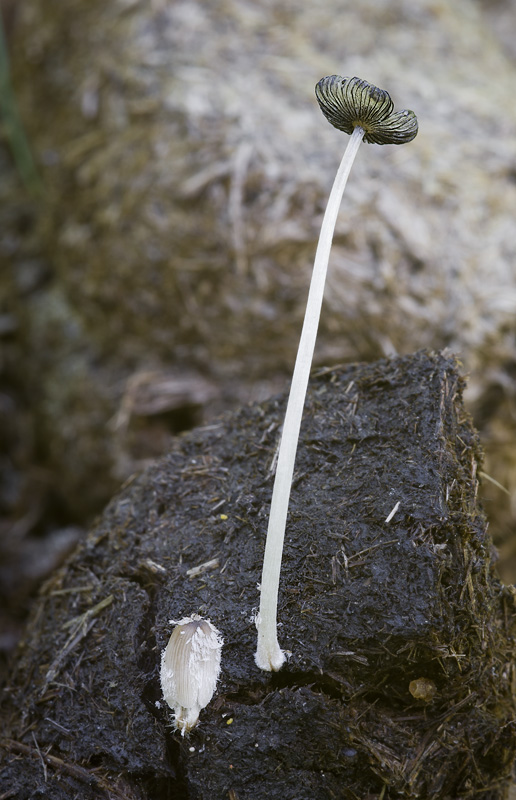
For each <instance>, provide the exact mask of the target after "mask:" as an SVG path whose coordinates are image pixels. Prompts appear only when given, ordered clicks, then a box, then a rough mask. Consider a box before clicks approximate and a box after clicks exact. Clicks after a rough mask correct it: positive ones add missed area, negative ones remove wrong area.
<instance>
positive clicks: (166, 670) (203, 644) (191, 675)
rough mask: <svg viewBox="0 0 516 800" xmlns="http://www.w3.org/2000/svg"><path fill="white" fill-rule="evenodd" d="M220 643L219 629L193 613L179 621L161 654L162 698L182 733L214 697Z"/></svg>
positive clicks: (185, 731)
mask: <svg viewBox="0 0 516 800" xmlns="http://www.w3.org/2000/svg"><path fill="white" fill-rule="evenodd" d="M222 645H223V639H222V637H221V635H220V631H218V630H217V628H215V626H214V625H212V624H211V622H210V620H209V619H202V618H201V617H200V616H199V615H198V614H192V616H191V617H183V619H180V620H179V622H178V623H177V624H176V627H175V628H174V630H173V631H172V635H171V637H170V639H169V642H168V644H167V646H166V648H165V650H164V651H163V653H162V655H161V689H162V691H163V697H164V698H165V700H166V702H167V703H168V705H169V706H170V708H172V709H173V711H174V725H175V727H176V728H177V729H178V730H180V731H181V735H182V736H184V735H185V733H188V731H190V730H191V728H193V727H194V725H196V724H197V721H198V719H199V713H200V711H201V710H202V709H203V708H205V706H207V705H208V703H209V702H210V700H211V698H212V697H213V694H214V692H215V687H216V685H217V680H218V677H219V673H220V655H221V650H222Z"/></svg>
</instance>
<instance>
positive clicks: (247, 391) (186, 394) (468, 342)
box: [0, 0, 516, 655]
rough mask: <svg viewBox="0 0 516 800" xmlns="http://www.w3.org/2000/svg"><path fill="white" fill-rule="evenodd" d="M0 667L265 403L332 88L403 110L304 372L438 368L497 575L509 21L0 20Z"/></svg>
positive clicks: (332, 276) (512, 279)
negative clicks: (163, 463) (227, 425)
mask: <svg viewBox="0 0 516 800" xmlns="http://www.w3.org/2000/svg"><path fill="white" fill-rule="evenodd" d="M0 8H1V11H2V18H3V36H2V40H3V41H0V73H1V74H0V90H1V91H0V113H1V129H0V441H1V453H0V607H1V611H0V627H1V633H0V649H1V651H2V653H3V654H4V655H5V654H8V653H9V652H11V651H12V649H13V647H14V646H15V643H16V641H17V639H18V638H19V636H20V633H21V631H22V626H23V620H24V618H25V614H26V610H27V608H28V605H29V603H30V597H31V596H32V594H33V593H34V591H35V590H36V589H37V586H38V585H39V584H40V583H41V581H42V580H43V579H44V578H45V577H46V576H48V575H49V574H50V572H51V571H52V570H53V569H55V567H56V566H57V565H58V564H59V563H60V562H61V561H62V560H63V559H64V558H65V557H66V555H67V554H68V553H69V552H71V550H72V549H73V547H74V546H75V544H76V543H77V541H79V540H80V538H81V537H82V536H83V535H84V533H85V531H86V529H87V527H88V525H89V524H90V523H91V521H92V520H93V518H94V517H95V515H96V514H98V513H100V512H101V511H102V508H103V506H104V505H105V504H106V503H107V502H108V500H109V498H110V497H111V495H112V494H113V493H114V492H115V491H116V490H117V489H118V488H119V487H120V485H121V484H123V482H124V481H127V480H130V479H131V476H132V475H134V474H135V472H137V471H138V470H140V469H141V468H143V467H144V466H145V465H146V464H148V463H149V462H150V461H152V460H153V459H155V458H157V457H159V456H160V454H162V453H164V452H166V450H167V448H168V447H169V445H170V441H171V438H172V437H173V436H175V435H177V434H178V433H181V432H182V431H186V430H189V429H190V428H192V427H193V426H196V425H199V424H209V421H210V419H212V418H213V417H214V416H215V415H217V414H219V413H221V412H223V411H225V410H228V409H232V408H235V407H237V406H238V405H240V404H242V403H245V402H248V401H253V400H260V399H263V398H265V397H267V396H269V395H271V394H272V393H275V392H277V391H283V390H285V389H286V388H287V387H288V384H289V379H290V375H291V370H292V366H293V362H294V358H295V351H296V347H297V342H298V338H299V333H300V328H301V322H302V316H303V308H304V302H305V299H306V295H307V290H308V284H309V279H310V273H311V268H312V264H313V258H314V254H315V248H316V243H317V237H318V231H319V227H320V224H321V220H322V215H323V212H324V208H325V204H326V200H327V197H328V194H329V190H330V187H331V184H332V181H333V177H334V174H335V171H336V169H337V166H338V163H339V161H340V158H341V156H342V153H343V151H344V148H345V145H346V141H347V137H346V136H345V135H344V134H342V133H340V132H338V131H336V130H335V129H334V128H332V127H331V126H330V125H329V124H328V122H327V121H326V120H325V119H324V117H323V116H322V114H321V113H320V111H319V109H318V106H317V103H316V101H315V97H314V86H315V83H316V82H317V81H318V80H319V78H321V77H323V76H325V75H329V74H334V73H337V74H341V75H348V76H353V75H357V76H359V77H360V78H364V79H366V80H368V81H370V82H371V83H374V84H376V85H378V86H380V87H381V88H383V89H386V90H387V91H389V93H390V94H391V96H392V98H393V100H394V103H395V105H396V108H397V109H401V108H411V109H413V110H414V111H415V112H416V113H417V115H418V118H419V125H420V132H419V135H418V137H417V138H416V139H415V140H414V142H412V143H411V144H409V145H406V146H403V147H395V146H386V147H379V146H375V145H367V144H365V145H363V146H362V147H361V149H360V152H359V154H358V157H357V161H356V163H355V166H354V168H353V171H352V175H351V178H350V182H349V184H348V189H347V191H346V195H345V198H344V202H343V206H342V212H341V215H340V218H339V221H338V224H337V231H336V237H335V243H334V248H333V253H332V260H331V264H330V271H329V278H328V285H327V291H326V298H325V307H324V309H323V315H322V320H321V328H320V337H319V342H318V347H317V353H316V359H315V361H316V364H319V365H321V364H326V365H332V364H336V363H342V362H349V361H357V360H368V361H369V360H374V359H377V358H380V357H383V356H385V355H391V354H394V353H400V354H404V353H409V352H412V351H414V350H416V349H418V348H421V347H429V348H434V349H438V348H445V347H447V348H449V349H451V350H452V351H453V352H454V353H456V354H457V355H458V356H459V358H460V360H461V362H462V364H463V369H464V374H465V375H466V376H467V377H468V388H467V392H466V403H467V408H468V410H469V411H470V412H471V414H472V415H473V417H474V421H475V424H476V425H477V428H478V430H479V433H480V437H481V440H482V443H483V446H484V449H485V452H486V460H485V464H484V465H483V468H482V469H483V475H482V480H481V487H480V497H481V501H482V503H483V505H484V507H485V510H486V513H487V515H488V518H489V520H490V526H491V531H492V534H493V537H494V539H495V542H496V544H497V546H498V548H499V551H500V560H499V571H500V574H501V576H502V578H503V579H504V580H506V581H507V582H513V580H514V576H515V575H516V537H515V535H514V532H515V517H516V451H515V447H514V443H515V432H516V409H515V395H516V221H515V215H516V135H515V131H516V105H515V103H514V86H515V85H516V13H515V11H514V4H513V2H512V0H464V1H463V2H461V3H457V2H455V0H419V2H417V3H414V2H413V0H361V1H360V2H359V3H352V2H348V1H347V0H319V2H317V3H316V2H310V0H308V2H307V1H306V0H68V2H66V3H63V2H62V0H17V1H16V0H0Z"/></svg>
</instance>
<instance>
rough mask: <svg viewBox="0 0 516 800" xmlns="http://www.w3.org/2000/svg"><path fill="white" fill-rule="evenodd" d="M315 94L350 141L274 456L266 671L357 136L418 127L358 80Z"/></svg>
mask: <svg viewBox="0 0 516 800" xmlns="http://www.w3.org/2000/svg"><path fill="white" fill-rule="evenodd" d="M315 93H316V97H317V100H318V102H319V105H320V107H321V110H322V112H323V114H324V115H325V116H326V118H327V119H328V120H329V121H330V122H331V124H332V125H334V126H335V127H336V128H338V129H339V130H342V131H345V132H346V133H350V134H351V139H350V141H349V144H348V146H347V148H346V151H345V153H344V156H343V158H342V161H341V164H340V166H339V169H338V170H337V175H336V177H335V181H334V183H333V187H332V190H331V193H330V198H329V200H328V205H327V207H326V212H325V214H324V218H323V222H322V226H321V233H320V236H319V243H318V245H317V251H316V254H315V263H314V268H313V272H312V280H311V283H310V291H309V294H308V300H307V304H306V311H305V319H304V322H303V329H302V331H301V338H300V341H299V348H298V351H297V356H296V363H295V367H294V374H293V376H292V384H291V388H290V395H289V400H288V405H287V410H286V412H285V421H284V424H283V433H282V436H281V443H280V448H279V454H278V464H277V467H276V478H275V481H274V489H273V492H272V500H271V510H270V515H269V525H268V530H267V541H266V544H265V555H264V559H263V570H262V580H261V586H260V610H259V613H258V615H257V618H256V627H257V629H258V644H257V649H256V655H255V661H256V664H257V666H258V667H260V669H263V670H266V671H277V670H279V669H280V668H281V666H282V665H283V663H284V661H285V654H284V653H283V651H282V649H281V647H280V646H279V643H278V635H277V609H278V590H279V578H280V570H281V557H282V552H283V541H284V538H285V526H286V523H287V512H288V503H289V497H290V487H291V485H292V475H293V473H294V463H295V458H296V450H297V442H298V438H299V429H300V427H301V419H302V416H303V407H304V402H305V395H306V389H307V386H308V378H309V375H310V368H311V365H312V360H313V355H314V350H315V342H316V339H317V329H318V327H319V319H320V316H321V307H322V302H323V297H324V285H325V281H326V273H327V270H328V261H329V257H330V250H331V245H332V240H333V233H334V230H335V223H336V221H337V215H338V212H339V208H340V203H341V200H342V195H343V193H344V189H345V188H346V183H347V180H348V176H349V173H350V170H351V167H352V165H353V161H354V160H355V156H356V154H357V152H358V148H359V146H360V143H361V141H362V139H363V140H364V141H366V142H374V143H376V144H404V143H405V142H410V141H412V139H413V138H414V137H415V136H416V134H417V130H418V124H417V118H416V115H415V114H414V112H413V111H406V110H405V111H399V112H397V113H394V111H393V109H394V104H393V102H392V100H391V98H390V96H389V94H388V93H387V92H386V91H384V90H383V89H379V88H378V87H377V86H372V85H371V84H370V83H368V82H367V81H364V80H360V78H342V77H341V76H340V75H330V76H328V77H326V78H322V79H321V80H320V81H319V83H318V84H317V86H316V87H315Z"/></svg>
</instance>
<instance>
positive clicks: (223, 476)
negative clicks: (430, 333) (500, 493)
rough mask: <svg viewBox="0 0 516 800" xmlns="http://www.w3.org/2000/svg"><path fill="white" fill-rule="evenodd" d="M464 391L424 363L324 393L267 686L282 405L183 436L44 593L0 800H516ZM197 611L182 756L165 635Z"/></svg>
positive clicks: (389, 366)
mask: <svg viewBox="0 0 516 800" xmlns="http://www.w3.org/2000/svg"><path fill="white" fill-rule="evenodd" d="M462 388H463V379H462V378H461V377H460V374H459V369H458V366H457V363H456V361H455V360H454V359H453V358H451V357H449V356H448V355H446V354H436V353H430V352H419V353H416V354H415V355H412V356H406V357H401V358H392V359H385V360H382V361H379V362H377V363H373V364H367V365H364V364H353V365H348V366H343V367H337V368H334V369H323V370H319V371H318V372H317V373H316V374H315V375H314V376H313V378H312V381H311V386H310V392H309V396H308V398H307V402H306V408H305V417H304V420H303V425H302V431H301V440H300V444H299V450H298V457H297V461H296V472H295V478H294V486H293V490H292V498H291V504H290V512H289V519H288V528H287V533H286V540H285V552H284V558H283V570H282V577H281V588H280V599H279V621H280V628H279V639H280V643H281V646H282V647H283V648H285V649H286V650H287V651H289V654H290V655H289V658H288V661H287V664H286V666H285V667H284V668H283V669H282V670H281V671H280V672H279V673H277V674H266V673H263V672H260V671H259V670H258V669H257V667H256V666H255V664H254V657H253V656H254V650H255V639H256V631H255V628H254V625H253V615H254V614H255V613H256V609H257V606H258V602H259V597H258V589H257V584H258V583H259V580H260V575H261V560H262V557H263V548H264V541H265V532H266V527H267V514H268V507H269V502H270V496H271V490H272V481H273V472H272V469H273V463H274V454H275V452H276V449H277V444H278V436H279V433H280V429H281V423H282V419H283V413H284V408H285V400H286V398H285V397H284V396H280V397H278V398H275V399H272V400H270V401H268V402H266V403H262V404H257V405H252V406H249V407H245V408H242V409H241V410H239V411H238V412H235V413H232V414H229V415H227V416H226V417H224V418H221V419H220V420H218V421H216V422H215V423H213V424H211V425H208V426H206V427H204V428H198V429H197V430H194V431H193V432H191V433H188V434H185V435H182V436H181V437H179V438H178V439H177V440H176V445H175V448H174V449H173V451H172V452H171V453H170V454H169V455H167V456H166V457H164V458H162V459H161V460H160V461H159V463H157V464H156V465H154V466H153V467H151V468H150V469H149V470H147V471H146V472H145V473H143V474H142V475H140V476H138V477H136V478H135V479H133V480H132V482H130V483H129V484H128V485H126V486H125V487H124V488H123V489H122V491H121V492H120V493H119V494H118V495H117V496H116V497H115V498H114V499H113V500H112V502H111V503H110V505H109V506H108V508H107V509H106V511H105V513H104V514H103V516H102V517H101V518H100V519H99V521H98V523H97V524H96V526H95V527H94V528H93V530H92V531H91V533H90V535H89V537H88V539H87V541H86V543H85V544H84V545H82V546H81V547H80V548H79V550H78V551H77V552H76V553H75V554H74V556H72V558H71V559H70V560H69V561H68V563H67V564H66V565H65V567H64V568H62V569H61V570H60V571H59V572H58V573H56V574H55V576H54V577H53V578H52V579H51V580H50V581H49V582H47V584H46V585H45V587H44V588H43V590H42V592H41V594H40V597H39V598H38V600H37V602H36V605H35V608H34V611H33V614H32V617H31V619H30V622H29V626H28V629H27V633H26V636H25V639H24V642H23V643H22V646H21V648H20V650H19V652H18V655H17V663H16V664H15V666H14V668H13V671H12V674H11V677H10V680H9V683H8V685H7V687H6V690H5V692H4V702H3V714H2V716H3V724H2V727H3V730H2V735H3V739H2V742H1V744H2V749H1V750H0V752H2V769H1V770H0V795H1V796H2V797H6V798H7V797H16V798H19V800H25V799H27V798H31V799H32V798H37V797H45V798H49V800H65V798H66V799H67V800H68V798H72V797H81V798H84V800H90V799H91V800H93V798H102V797H107V798H122V797H124V798H135V800H136V799H138V800H151V799H152V800H162V799H163V800H164V799H165V798H169V799H170V800H172V799H173V800H176V799H177V800H251V798H252V800H265V799H267V800H274V799H275V798H281V799H282V800H332V799H333V798H336V799H338V800H340V799H341V798H342V800H344V799H345V800H348V799H349V800H355V799H357V800H363V799H364V798H378V800H380V798H381V800H389V798H419V799H420V800H424V798H443V799H446V800H448V798H449V799H450V800H451V798H482V799H483V800H501V799H502V798H504V797H506V792H507V788H508V781H509V778H510V773H511V766H512V763H513V760H514V754H515V749H516V748H515V744H516V743H515V736H514V723H513V720H514V717H515V714H514V711H515V709H514V701H513V699H512V691H511V688H512V682H513V677H514V673H513V667H512V662H513V660H514V641H513V638H512V637H513V627H514V626H513V621H514V602H513V593H512V590H511V589H510V588H508V587H504V586H503V585H501V583H500V582H499V580H498V579H497V577H496V575H495V574H494V571H493V561H494V553H493V549H492V545H491V542H490V539H489V536H488V533H487V525H486V520H485V518H484V516H483V514H482V511H481V510H480V509H479V507H478V505H477V487H478V471H479V465H480V461H481V453H480V450H479V443H478V439H477V436H476V433H475V431H474V430H473V428H472V425H471V422H470V419H469V417H468V415H467V414H466V413H465V411H464V409H463V406H462V401H461V393H462ZM394 509H396V510H395V512H394V513H392V512H393V511H394ZM388 519H389V521H387V520H388ZM192 613H199V614H201V615H202V616H204V617H207V618H209V619H211V621H212V622H213V623H214V624H215V625H216V627H217V628H219V629H220V630H221V632H222V633H223V636H224V640H225V644H224V647H223V651H222V672H221V678H220V682H219V685H218V688H217V692H216V694H215V696H214V698H213V700H212V702H211V703H210V705H209V706H208V707H207V708H206V709H204V711H203V712H201V718H200V724H199V726H198V727H197V728H196V729H195V730H194V731H193V732H192V733H191V735H190V736H189V737H184V738H182V737H181V736H180V735H179V734H178V733H174V732H173V730H172V727H171V714H170V712H169V710H168V709H167V708H166V707H165V705H164V702H163V699H162V698H161V692H160V686H159V661H160V652H161V651H162V649H163V648H164V646H165V644H166V642H167V639H168V636H169V635H170V632H171V628H172V625H171V623H170V620H177V619H180V618H181V617H183V616H186V615H190V614H192Z"/></svg>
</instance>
